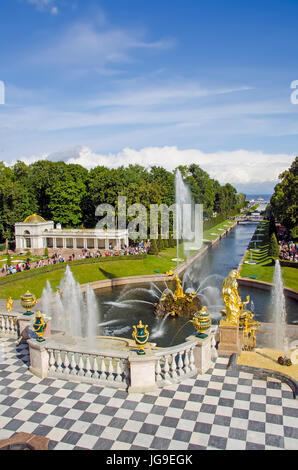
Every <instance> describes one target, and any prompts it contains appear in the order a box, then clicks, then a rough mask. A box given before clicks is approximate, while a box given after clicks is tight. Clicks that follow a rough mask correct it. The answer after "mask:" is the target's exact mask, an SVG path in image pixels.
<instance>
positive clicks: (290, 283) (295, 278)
mask: <svg viewBox="0 0 298 470" xmlns="http://www.w3.org/2000/svg"><path fill="white" fill-rule="evenodd" d="M267 226H268V224H267V223H266V222H265V221H264V222H263V223H261V224H260V225H259V226H258V228H262V227H264V228H267ZM256 233H260V234H261V233H262V232H261V231H259V232H256ZM259 239H260V240H259V242H256V248H257V249H260V251H259V252H256V251H253V250H254V248H255V242H254V240H253V241H252V242H251V243H250V247H249V248H250V249H249V250H247V252H246V255H245V258H244V262H243V265H242V268H241V272H240V274H241V276H242V277H250V278H255V279H256V280H258V281H264V282H270V283H272V282H273V275H274V267H275V263H274V261H272V259H271V257H269V256H268V246H269V237H268V233H267V232H265V231H264V232H263V235H262V237H261V236H260V237H259ZM251 249H252V251H251ZM245 261H253V262H256V263H257V264H251V265H250V264H246V263H245ZM282 276H283V281H284V286H285V287H288V288H290V289H294V290H298V269H295V268H288V267H282Z"/></svg>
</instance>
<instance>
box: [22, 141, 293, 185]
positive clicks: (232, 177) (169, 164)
mask: <svg viewBox="0 0 298 470" xmlns="http://www.w3.org/2000/svg"><path fill="white" fill-rule="evenodd" d="M41 158H42V159H45V158H48V159H50V160H55V161H57V160H64V161H65V162H67V163H77V164H80V165H82V166H83V167H85V168H88V169H90V168H93V167H95V166H97V165H104V166H107V167H110V168H116V167H119V166H121V165H123V166H127V165H129V164H139V165H143V166H144V167H150V166H153V165H159V166H163V167H165V168H167V169H168V170H173V169H174V168H176V167H177V166H178V165H190V164H191V163H196V164H198V165H199V166H200V167H201V168H202V169H203V170H205V171H207V173H209V175H210V176H211V177H212V178H214V179H217V180H218V181H219V182H220V183H221V184H225V183H228V182H229V183H231V184H233V185H235V186H236V187H237V185H238V186H243V185H245V186H249V185H253V186H254V187H255V186H256V185H259V187H260V188H261V187H262V185H266V187H268V184H270V185H271V186H272V185H274V184H276V183H277V182H278V175H279V174H280V173H281V172H282V171H284V170H285V169H287V168H289V166H290V165H291V163H292V161H293V159H294V155H289V154H269V153H263V152H261V151H248V150H243V149H239V150H234V151H218V152H213V153H212V152H211V153H207V152H203V151H201V150H199V149H187V150H181V149H178V148H177V147H174V146H173V147H168V146H165V147H145V148H142V149H140V150H136V149H133V148H124V149H123V150H122V151H121V152H118V153H108V154H99V153H95V152H93V151H92V150H91V149H90V148H88V147H80V148H75V149H69V150H67V151H63V152H56V153H55V154H47V155H46V154H44V155H42V156H41V157H35V156H34V157H30V158H22V160H23V161H25V162H26V163H32V162H33V161H36V160H38V159H41Z"/></svg>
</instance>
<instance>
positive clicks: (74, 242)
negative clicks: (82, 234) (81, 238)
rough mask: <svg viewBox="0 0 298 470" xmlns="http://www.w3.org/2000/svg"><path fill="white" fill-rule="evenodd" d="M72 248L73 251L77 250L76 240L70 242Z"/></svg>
mask: <svg viewBox="0 0 298 470" xmlns="http://www.w3.org/2000/svg"><path fill="white" fill-rule="evenodd" d="M72 247H73V249H74V250H76V249H77V239H76V238H73V240H72Z"/></svg>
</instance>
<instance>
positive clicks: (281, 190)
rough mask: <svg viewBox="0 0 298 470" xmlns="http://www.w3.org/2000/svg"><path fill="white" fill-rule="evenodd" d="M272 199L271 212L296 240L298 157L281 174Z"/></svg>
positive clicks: (297, 226)
mask: <svg viewBox="0 0 298 470" xmlns="http://www.w3.org/2000/svg"><path fill="white" fill-rule="evenodd" d="M279 179H280V180H281V181H280V182H279V183H278V184H277V185H276V186H275V188H274V193H273V195H272V197H271V200H270V209H271V214H272V216H273V217H275V218H276V219H277V220H278V222H280V223H281V224H282V225H284V226H285V227H286V228H287V229H288V231H289V233H290V235H291V237H292V238H293V239H294V240H297V238H298V157H296V158H295V160H294V161H293V163H292V165H291V167H290V168H289V169H288V170H286V171H284V172H283V173H281V174H280V175H279Z"/></svg>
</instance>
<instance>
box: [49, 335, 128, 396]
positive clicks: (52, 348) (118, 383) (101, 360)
mask: <svg viewBox="0 0 298 470" xmlns="http://www.w3.org/2000/svg"><path fill="white" fill-rule="evenodd" d="M47 351H48V353H49V370H48V376H49V377H60V378H64V379H70V380H75V381H80V382H87V383H92V384H93V383H94V384H105V385H109V386H112V387H117V388H124V389H125V388H126V387H127V384H128V376H129V372H128V371H129V368H128V353H121V352H118V351H113V352H111V351H108V354H107V353H106V352H105V353H103V352H98V353H87V352H76V351H71V350H67V349H66V348H65V347H62V348H58V347H57V346H56V344H55V345H51V343H49V345H48V346H47Z"/></svg>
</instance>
